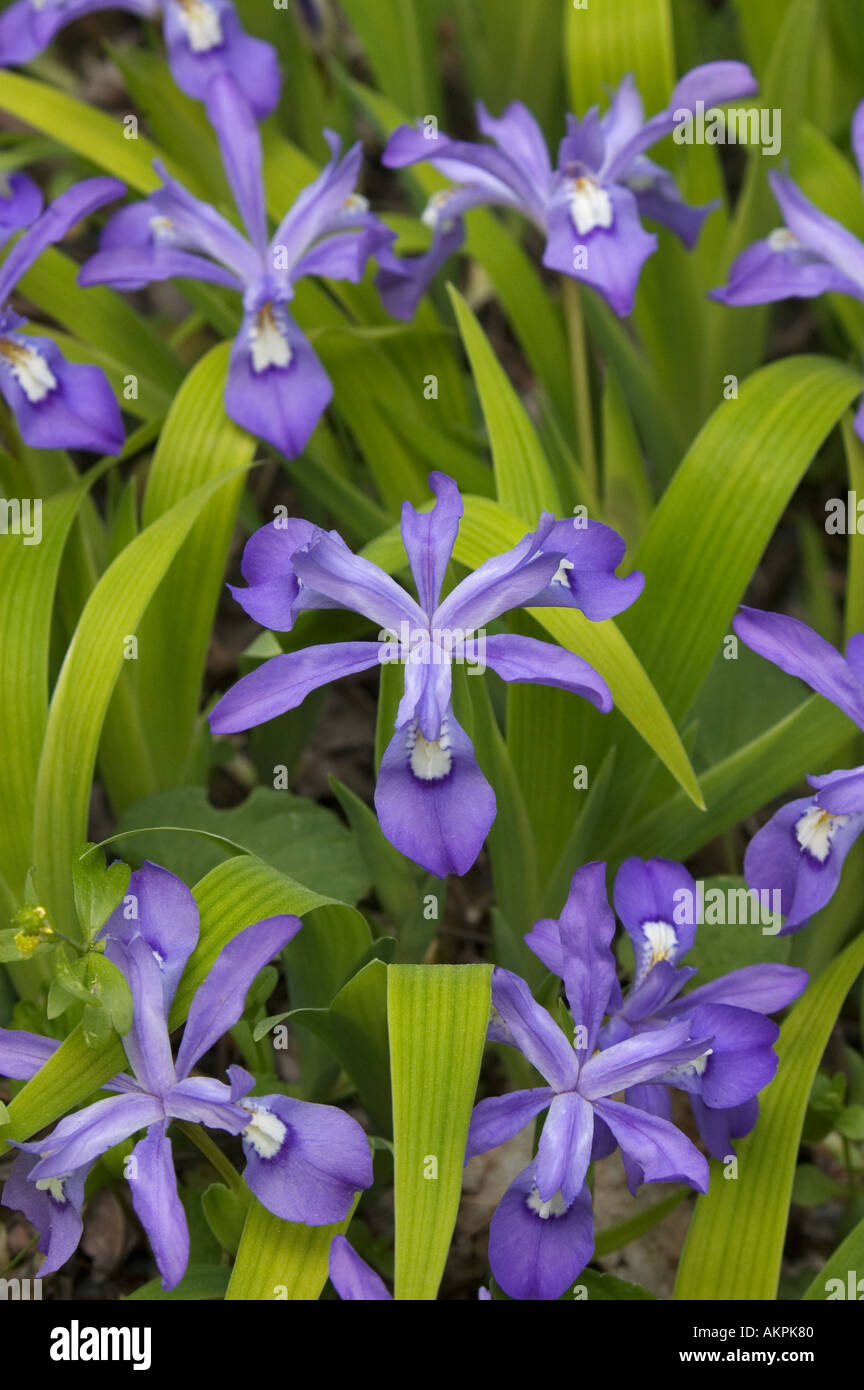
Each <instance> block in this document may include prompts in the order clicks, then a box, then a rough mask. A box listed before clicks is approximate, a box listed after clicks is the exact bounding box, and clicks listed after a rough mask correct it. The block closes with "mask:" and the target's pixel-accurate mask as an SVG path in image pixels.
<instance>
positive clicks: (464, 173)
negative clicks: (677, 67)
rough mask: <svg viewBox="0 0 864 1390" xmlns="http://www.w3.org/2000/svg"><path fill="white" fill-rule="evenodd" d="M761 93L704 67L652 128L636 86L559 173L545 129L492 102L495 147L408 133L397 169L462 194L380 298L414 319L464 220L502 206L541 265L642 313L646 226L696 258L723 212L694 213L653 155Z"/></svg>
mask: <svg viewBox="0 0 864 1390" xmlns="http://www.w3.org/2000/svg"><path fill="white" fill-rule="evenodd" d="M755 91H756V82H755V79H754V77H753V75H752V73H751V72H750V69H749V68H748V67H747V66H746V65H745V64H744V63H737V62H720V63H706V64H705V65H704V66H702V67H698V68H694V69H693V70H692V72H689V73H687V75H686V77H682V79H681V81H680V82H679V83H678V85H677V86H676V88H675V90H674V91H673V93H672V97H671V100H670V102H669V105H668V106H667V107H666V108H665V110H663V111H660V112H658V113H657V115H656V116H652V117H651V119H650V120H648V121H646V120H645V116H644V112H643V108H642V99H641V97H640V95H639V92H638V91H637V89H636V85H635V82H634V81H633V78H632V76H627V77H625V78H624V80H623V81H622V83H621V85H620V86H619V88H618V90H617V92H616V93H615V95H614V97H613V99H612V103H611V105H610V107H609V110H608V111H607V113H606V114H605V115H604V116H600V115H599V113H598V109H597V108H596V107H593V108H592V109H591V110H590V111H589V112H588V114H587V115H586V116H585V117H584V118H583V119H582V120H578V119H577V118H576V117H575V116H568V117H567V134H566V135H565V137H564V139H563V140H562V141H561V144H560V147H559V150H558V166H557V168H553V167H552V162H551V160H550V158H549V152H548V150H547V148H546V142H545V140H544V138H543V134H542V132H541V130H540V127H539V125H538V124H537V122H536V120H535V119H534V117H533V116H532V114H531V112H530V111H529V110H528V109H527V107H525V106H523V105H522V103H521V102H518V101H514V102H511V104H510V105H509V106H508V107H507V108H506V110H505V111H504V112H503V114H502V115H501V116H500V117H498V118H497V119H496V118H495V117H493V116H490V115H489V113H488V111H487V110H486V108H485V106H483V104H482V102H481V103H478V105H477V125H478V127H479V129H480V132H481V134H482V135H485V136H487V137H488V139H490V140H491V141H492V142H493V143H492V144H491V145H482V144H474V143H472V142H470V141H466V140H451V139H450V138H449V137H448V136H446V135H442V134H440V133H439V132H438V130H437V128H435V129H430V128H428V127H426V128H424V129H417V128H415V127H413V126H400V127H399V129H398V130H397V131H395V132H394V133H393V135H392V136H391V137H390V140H389V141H388V144H387V148H386V149H385V151H384V155H383V162H384V163H385V164H386V165H387V166H388V167H389V168H391V169H401V168H404V167H405V166H406V165H409V164H421V163H424V162H426V161H428V162H429V163H431V164H432V165H433V167H434V168H435V169H437V170H438V171H439V173H441V174H443V175H444V176H445V177H446V178H448V179H451V180H452V181H453V184H454V187H453V188H450V189H444V190H442V191H441V192H439V193H435V194H433V196H432V198H431V199H430V201H429V203H428V205H427V207H426V210H425V212H424V213H423V221H424V222H426V223H427V224H428V225H429V226H430V227H432V228H433V230H434V236H433V240H432V244H431V246H430V248H429V250H428V252H426V254H425V255H423V256H417V257H414V258H409V259H404V260H401V259H400V258H399V257H397V256H396V255H394V254H393V253H392V252H389V253H388V252H385V253H384V255H382V257H380V258H379V263H380V265H381V273H380V275H379V277H378V287H379V290H380V291H381V295H382V298H383V300H384V303H385V305H386V307H387V309H388V310H389V312H390V313H391V314H393V316H394V317H395V318H404V319H407V318H410V317H411V316H412V314H413V313H414V310H415V308H416V306H417V302H418V300H419V299H420V297H421V295H422V294H423V292H424V290H425V289H426V286H427V285H428V284H429V281H430V280H431V278H432V276H433V275H434V274H435V272H436V271H437V270H438V269H439V267H440V266H441V265H442V264H443V263H444V261H445V260H446V259H447V257H448V256H450V255H452V253H453V252H454V251H456V250H457V249H458V247H460V246H461V245H462V242H463V241H464V239H465V229H464V223H463V214H464V213H466V212H468V211H469V210H470V209H471V208H476V207H482V206H488V205H496V206H499V207H506V208H514V209H516V210H517V211H518V212H520V213H522V214H523V215H524V216H525V217H527V218H528V220H529V221H530V222H532V223H533V224H534V226H535V227H536V228H537V230H538V231H539V232H540V233H541V235H542V236H543V237H544V238H545V240H546V249H545V251H544V254H543V264H544V265H545V266H548V268H549V269H550V270H558V271H561V272H562V273H563V274H564V275H570V276H572V277H573V278H574V279H577V280H581V281H583V282H584V283H585V284H586V285H590V286H591V288H592V289H595V290H597V291H598V293H600V294H602V295H603V297H604V298H605V299H607V300H608V301H609V303H610V304H611V306H612V308H613V309H614V310H615V312H616V314H619V315H622V316H623V315H626V314H629V313H631V312H632V309H633V300H634V297H635V294H636V286H637V283H638V281H639V274H640V272H641V269H642V265H643V262H644V261H645V260H646V258H647V257H648V256H650V255H651V253H652V252H653V251H654V250H655V249H656V246H657V238H656V236H654V235H653V234H652V233H648V232H646V231H645V229H644V228H643V226H642V222H641V218H642V217H647V218H650V219H651V220H652V221H654V222H660V223H661V224H662V225H663V226H665V227H669V228H670V229H671V230H672V231H673V232H675V233H676V234H677V235H678V236H679V237H680V238H681V240H682V241H683V242H684V244H685V246H687V247H688V248H689V247H692V246H693V245H694V244H695V242H696V239H697V238H698V236H699V231H700V228H701V226H702V222H703V219H704V218H705V216H706V214H707V213H708V212H710V211H711V210H712V208H713V207H714V206H715V204H714V203H710V204H708V205H706V206H705V207H701V208H694V207H689V206H688V205H687V203H685V202H684V200H683V199H682V197H681V195H680V193H679V191H678V188H677V186H676V184H675V180H674V179H673V177H672V175H671V174H670V173H669V172H668V170H666V169H664V168H663V167H662V166H661V165H659V164H655V163H654V162H653V161H652V160H650V159H648V158H647V156H646V154H645V151H646V150H647V149H649V148H650V147H651V146H652V145H655V144H656V143H657V142H658V140H662V139H663V137H664V136H666V135H669V134H670V133H671V132H672V130H673V129H674V128H675V125H676V123H677V122H678V121H680V120H681V119H682V118H683V116H684V115H685V113H687V112H692V111H693V110H694V109H695V108H696V104H697V102H699V101H703V102H704V103H705V104H706V105H712V104H714V103H717V102H725V101H731V100H732V99H733V98H735V97H740V96H749V95H750V94H751V93H753V92H755Z"/></svg>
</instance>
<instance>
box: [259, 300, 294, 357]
mask: <svg viewBox="0 0 864 1390" xmlns="http://www.w3.org/2000/svg"><path fill="white" fill-rule="evenodd" d="M249 348H250V351H251V353H252V370H253V371H255V372H263V371H266V370H267V368H268V367H288V366H290V363H291V358H292V357H293V353H292V351H291V345H290V343H289V342H288V339H287V338H286V336H285V334H284V333H283V331H282V329H281V327H280V325H279V323H278V321H277V319H276V315H275V313H274V311H273V305H272V304H270V303H269V301H268V303H267V304H264V305H263V306H262V307H261V308H260V309H259V310H258V313H257V314H256V315H255V318H254V320H253V322H252V326H251V328H250V329H249Z"/></svg>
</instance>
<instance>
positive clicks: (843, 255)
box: [711, 102, 864, 439]
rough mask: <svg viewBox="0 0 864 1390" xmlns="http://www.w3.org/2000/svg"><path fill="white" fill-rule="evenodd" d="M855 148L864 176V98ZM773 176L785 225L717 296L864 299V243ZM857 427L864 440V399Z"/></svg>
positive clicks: (752, 251)
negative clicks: (829, 296) (833, 294)
mask: <svg viewBox="0 0 864 1390" xmlns="http://www.w3.org/2000/svg"><path fill="white" fill-rule="evenodd" d="M852 148H853V150H854V153H855V158H856V161H857V164H858V172H859V175H860V177H861V178H862V180H864V102H862V103H861V104H860V106H858V107H857V109H856V111H855V115H854V117H853V120H852ZM769 179H770V181H771V189H772V192H773V194H774V197H775V199H776V200H777V205H778V207H779V209H780V212H781V214H782V217H783V225H782V226H781V227H777V228H776V229H775V230H774V231H773V232H771V234H770V235H769V236H767V237H764V238H763V239H762V240H761V241H756V242H754V243H753V245H752V246H748V248H747V250H746V251H742V253H741V255H740V256H738V257H737V259H736V260H735V261H734V262H733V264H732V266H731V268H730V270H729V283H728V284H727V285H725V286H724V287H723V288H722V289H717V290H712V291H711V298H712V299H717V300H719V301H720V303H721V304H729V305H732V306H735V307H737V306H740V305H749V304H770V303H773V302H774V301H775V300H778V299H813V298H815V297H816V296H817V295H820V294H828V293H829V292H833V293H835V294H848V295H851V296H852V297H853V298H854V299H860V300H864V244H862V243H861V242H860V241H859V240H858V238H857V237H856V236H855V235H853V233H852V232H850V231H849V230H848V229H847V228H846V227H844V226H843V225H842V223H840V222H837V221H835V219H834V218H833V217H829V216H828V214H827V213H825V212H822V211H821V210H820V209H819V208H817V207H816V206H815V204H813V203H811V202H810V200H809V198H806V197H805V196H804V194H803V193H802V192H801V189H800V188H799V187H798V185H797V184H796V183H795V182H794V181H793V180H792V179H790V178H789V177H788V175H785V174H769ZM855 430H856V433H857V434H858V435H859V436H860V437H861V438H862V439H864V401H862V403H861V405H860V406H859V408H858V414H857V416H856V419H855Z"/></svg>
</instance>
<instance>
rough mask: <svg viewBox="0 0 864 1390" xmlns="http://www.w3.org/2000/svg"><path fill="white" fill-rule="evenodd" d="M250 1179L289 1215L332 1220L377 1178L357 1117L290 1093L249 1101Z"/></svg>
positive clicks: (320, 1222) (321, 1222)
mask: <svg viewBox="0 0 864 1390" xmlns="http://www.w3.org/2000/svg"><path fill="white" fill-rule="evenodd" d="M244 1106H245V1108H246V1109H248V1111H249V1114H250V1116H251V1120H250V1123H249V1125H248V1126H247V1128H246V1130H245V1131H244V1134H243V1151H244V1153H245V1155H246V1170H245V1176H246V1181H247V1182H248V1184H249V1186H250V1187H251V1188H252V1191H253V1192H254V1193H255V1195H256V1196H257V1197H258V1198H259V1199H260V1201H262V1202H263V1203H264V1205H265V1206H266V1207H267V1209H268V1210H269V1211H272V1212H273V1213H274V1214H275V1215H276V1216H279V1217H281V1218H282V1220H283V1221H303V1222H305V1223H306V1224H307V1225H309V1226H327V1225H329V1224H330V1223H331V1222H335V1221H341V1220H342V1219H343V1217H345V1216H347V1215H348V1213H349V1211H350V1210H351V1205H352V1203H353V1201H354V1195H355V1193H356V1192H358V1191H360V1190H361V1189H363V1188H366V1187H370V1186H371V1184H372V1156H371V1154H370V1152H369V1145H368V1143H367V1142H366V1136H365V1134H364V1133H363V1131H362V1129H361V1128H360V1126H359V1125H358V1123H357V1121H356V1120H354V1119H352V1118H351V1116H350V1115H346V1114H345V1112H344V1111H342V1110H337V1109H336V1108H335V1107H334V1106H331V1105H314V1104H312V1103H310V1102H309V1101H302V1100H291V1099H290V1098H289V1097H288V1096H279V1095H273V1096H256V1097H255V1098H254V1099H251V1100H248V1101H245V1102H244Z"/></svg>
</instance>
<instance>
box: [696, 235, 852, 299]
mask: <svg viewBox="0 0 864 1390" xmlns="http://www.w3.org/2000/svg"><path fill="white" fill-rule="evenodd" d="M829 291H835V292H836V293H838V294H850V295H854V296H855V298H856V299H862V298H864V292H862V288H861V286H860V285H857V284H856V283H855V281H854V280H852V279H850V278H849V276H848V275H844V274H843V272H842V270H839V269H837V267H836V266H833V265H830V264H829V262H828V261H826V260H823V259H822V257H821V256H817V255H816V254H815V253H814V252H813V251H808V250H806V249H805V248H804V247H803V246H801V244H800V242H798V241H796V240H795V238H794V237H793V236H792V233H791V232H789V231H788V230H787V229H786V228H785V227H779V228H777V230H776V231H774V232H772V233H771V235H770V236H768V237H765V238H763V240H761V241H756V242H754V243H753V245H752V246H748V247H747V250H746V251H742V252H741V255H740V256H737V257H736V259H735V260H734V261H733V262H732V265H731V267H730V269H729V281H728V284H726V285H724V286H723V287H722V288H721V289H717V290H711V291H710V292H709V298H711V299H716V300H717V301H718V303H720V304H727V305H730V306H731V307H733V308H738V307H740V306H742V305H749V304H771V303H774V301H775V300H778V299H813V298H815V296H817V295H820V294H826V293H828V292H829Z"/></svg>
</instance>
